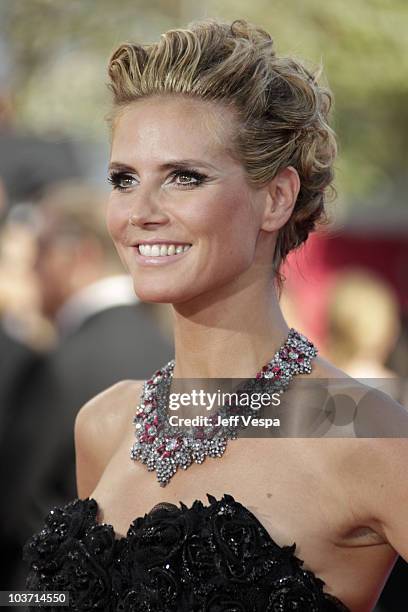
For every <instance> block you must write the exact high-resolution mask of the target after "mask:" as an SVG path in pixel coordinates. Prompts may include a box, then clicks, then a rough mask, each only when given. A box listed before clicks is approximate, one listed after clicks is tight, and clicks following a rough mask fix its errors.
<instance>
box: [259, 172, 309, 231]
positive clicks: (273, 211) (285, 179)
mask: <svg viewBox="0 0 408 612" xmlns="http://www.w3.org/2000/svg"><path fill="white" fill-rule="evenodd" d="M299 191H300V179H299V174H298V173H297V170H295V168H293V166H288V167H286V168H282V169H281V170H279V172H278V173H277V174H276V176H275V177H274V178H273V179H272V180H271V181H270V183H269V185H268V186H267V197H266V203H265V209H264V214H263V219H262V225H261V229H263V230H265V231H267V232H272V231H274V230H278V229H280V228H281V227H283V226H284V225H285V223H286V222H287V221H288V219H289V218H290V216H291V214H292V212H293V208H294V206H295V204H296V200H297V197H298V194H299Z"/></svg>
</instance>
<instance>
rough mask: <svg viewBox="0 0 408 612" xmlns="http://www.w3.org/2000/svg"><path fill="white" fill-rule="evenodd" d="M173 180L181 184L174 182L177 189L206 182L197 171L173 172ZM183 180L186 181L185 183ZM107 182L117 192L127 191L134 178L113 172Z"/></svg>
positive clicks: (192, 186) (126, 174) (125, 173)
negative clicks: (177, 180) (179, 180)
mask: <svg viewBox="0 0 408 612" xmlns="http://www.w3.org/2000/svg"><path fill="white" fill-rule="evenodd" d="M170 177H172V178H173V179H177V178H180V179H182V182H174V184H175V185H176V186H177V188H178V189H194V188H195V187H199V186H200V185H202V184H203V183H205V182H206V181H207V180H208V176H206V175H205V174H202V173H201V172H198V170H193V169H191V170H175V171H174V172H172V173H171V174H170ZM184 179H187V181H185V180H184ZM107 180H108V182H109V183H110V184H111V185H112V188H113V189H116V190H117V191H127V190H128V189H129V188H130V187H132V186H133V184H134V183H133V181H135V177H134V176H133V175H132V174H130V173H128V172H119V171H116V170H115V171H113V172H111V173H110V175H109V176H108V179H107Z"/></svg>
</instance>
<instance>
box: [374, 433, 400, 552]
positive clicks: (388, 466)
mask: <svg viewBox="0 0 408 612" xmlns="http://www.w3.org/2000/svg"><path fill="white" fill-rule="evenodd" d="M375 443H376V448H377V452H378V453H380V454H381V461H380V465H381V469H380V472H379V474H378V476H377V484H378V486H377V490H376V492H375V499H373V506H374V508H373V510H374V512H375V514H376V517H377V520H378V522H379V525H380V526H381V530H382V532H383V534H384V535H385V537H386V539H387V541H388V542H389V544H390V545H391V546H392V548H394V550H395V551H396V552H397V553H398V554H400V555H401V556H402V557H403V558H404V559H405V561H407V562H408V478H407V473H408V438H393V439H386V438H383V439H378V440H376V441H375Z"/></svg>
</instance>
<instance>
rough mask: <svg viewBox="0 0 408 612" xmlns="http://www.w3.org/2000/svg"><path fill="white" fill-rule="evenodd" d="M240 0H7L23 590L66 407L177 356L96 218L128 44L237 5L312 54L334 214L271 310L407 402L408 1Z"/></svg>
mask: <svg viewBox="0 0 408 612" xmlns="http://www.w3.org/2000/svg"><path fill="white" fill-rule="evenodd" d="M248 4H249V5H247V3H246V2H243V1H242V0H234V1H232V0H217V2H215V1H212V0H201V2H200V3H198V2H196V3H194V2H187V0H171V1H165V0H150V1H149V2H148V1H147V0H121V1H120V3H115V2H112V1H111V0H110V1H108V0H81V1H79V0H71V2H68V3H67V2H65V3H63V2H59V1H57V0H18V1H17V2H8V1H7V0H0V58H1V61H0V487H1V488H0V491H1V506H0V547H1V553H2V554H1V562H0V590H1V589H3V590H6V589H19V588H23V583H22V576H23V575H24V572H25V568H24V567H23V566H22V563H21V545H22V544H23V543H24V542H25V541H26V539H27V538H28V537H29V535H31V533H33V532H34V531H35V530H36V529H38V527H39V525H41V522H42V520H43V518H44V515H45V514H46V512H47V511H48V509H49V508H50V507H51V506H52V505H54V504H59V503H62V502H65V501H69V500H70V499H73V498H74V497H76V489H75V457H74V441H73V424H74V419H75V416H76V414H77V412H78V410H79V408H80V407H81V406H82V405H83V404H84V403H85V402H86V401H87V400H88V399H90V398H91V397H93V396H94V395H95V394H97V393H98V392H100V391H102V390H103V389H104V388H106V387H108V386H109V385H111V384H113V383H114V382H116V381H118V380H121V379H126V378H132V379H144V378H147V377H148V376H149V375H150V374H151V373H152V371H154V370H155V369H156V368H158V367H159V366H160V365H162V364H163V363H165V362H167V361H168V360H169V359H170V358H171V357H172V356H173V345H172V337H171V325H170V316H171V315H170V311H169V307H168V306H166V305H151V304H144V303H141V302H140V301H138V299H137V297H136V296H135V295H134V292H133V288H132V283H131V280H130V279H129V278H128V276H127V275H126V274H125V271H124V270H123V268H122V266H121V263H120V261H119V259H118V257H117V255H116V252H115V251H114V249H113V246H112V245H111V241H110V239H109V236H108V234H107V230H106V227H105V221H104V209H105V206H106V201H107V193H108V192H107V183H106V167H107V161H108V155H109V144H108V135H107V129H106V127H105V123H104V116H105V114H106V112H107V111H108V109H109V98H108V93H107V91H106V88H105V86H104V83H105V82H106V74H105V70H106V63H107V59H108V57H109V54H110V52H111V51H112V50H113V48H115V46H116V45H117V44H118V43H120V42H122V41H124V40H132V39H134V40H138V41H143V42H149V40H156V39H157V37H158V35H159V34H160V33H161V32H162V31H164V30H166V29H168V28H171V27H179V26H183V25H186V24H187V23H188V22H189V21H191V20H193V19H196V18H201V17H207V16H210V17H212V16H214V17H219V18H223V19H226V20H232V19H236V18H240V17H244V18H246V19H249V20H251V21H253V22H255V23H258V24H260V25H263V26H264V27H265V28H266V29H268V30H269V31H270V32H271V34H272V36H273V37H274V39H275V42H276V45H277V49H278V53H289V54H291V55H296V56H298V57H300V58H306V59H307V60H309V63H312V65H313V64H316V63H319V62H320V61H322V62H323V65H324V70H325V73H326V77H327V79H328V82H329V85H330V87H331V88H332V90H333V91H334V95H335V108H334V116H333V121H334V128H335V130H336V132H337V134H338V138H339V151H340V154H339V159H338V161H337V167H336V188H337V191H338V197H337V199H336V200H335V202H334V203H331V204H329V206H328V211H329V215H330V218H331V222H330V225H328V226H326V227H325V228H324V230H321V231H319V232H318V233H316V234H314V235H312V236H311V238H310V239H309V240H308V242H307V244H306V246H305V247H303V248H302V249H301V250H300V251H299V252H297V253H294V254H292V255H291V256H290V257H289V260H288V262H287V264H286V265H285V269H284V273H285V276H286V283H285V290H284V293H283V296H282V306H283V309H284V312H285V314H286V317H287V320H288V323H289V324H290V325H293V326H294V327H296V328H297V329H299V330H300V331H303V332H304V333H306V335H308V336H309V337H310V339H311V340H312V341H314V342H315V343H316V344H317V346H318V347H319V350H320V353H321V354H322V355H323V356H325V357H327V358H328V359H329V360H331V361H332V362H334V363H335V364H336V365H338V366H339V367H341V368H342V369H344V370H345V371H346V372H347V373H349V374H350V375H352V376H355V377H357V378H362V379H364V378H370V379H373V384H377V385H379V386H386V385H387V384H388V383H390V381H391V387H392V392H393V395H394V397H395V398H396V399H398V401H400V402H401V403H402V404H403V405H405V406H406V405H407V397H408V391H407V384H406V381H407V379H408V241H407V234H408V215H407V208H406V192H407V188H408V174H407V161H408V160H407V146H406V142H407V138H406V134H407V129H408V81H407V79H406V74H407V68H408V38H407V37H406V25H407V17H408V5H407V3H406V2H405V0H359V2H351V1H347V0H346V1H344V0H331V2H324V1H323V0H308V1H306V2H304V1H302V0H290V1H287V0H271V1H269V2H265V1H264V0H252V2H251V3H248ZM137 401H138V398H135V406H136V405H137ZM407 578H408V571H407V564H406V563H404V562H403V561H402V560H399V561H398V562H397V564H396V566H395V568H394V571H393V573H392V574H391V577H390V578H389V580H388V583H387V585H386V588H385V590H384V593H383V595H382V597H381V599H380V601H379V603H378V606H377V608H376V610H377V612H391V611H392V612H397V611H399V610H401V611H402V610H406V603H405V599H406V580H407ZM404 582H405V585H404ZM403 585H404V588H405V591H404V590H403Z"/></svg>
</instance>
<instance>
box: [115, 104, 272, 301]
mask: <svg viewBox="0 0 408 612" xmlns="http://www.w3.org/2000/svg"><path fill="white" fill-rule="evenodd" d="M236 129H238V126H237V124H236V119H235V116H234V114H233V113H232V111H231V110H229V109H227V108H223V107H219V106H218V105H216V104H215V103H213V102H206V101H202V100H196V99H191V98H190V99H189V98H185V97H180V96H178V97H177V96H166V97H159V96H157V97H153V98H148V99H141V100H138V101H136V102H134V103H132V104H131V105H129V106H127V107H126V108H125V109H124V110H123V111H122V112H121V114H120V115H119V117H117V119H116V122H115V125H114V129H113V139H112V150H111V163H110V181H111V182H112V187H113V188H112V193H111V196H110V200H109V205H108V213H107V225H108V229H109V232H110V234H111V236H112V238H113V241H114V243H115V245H116V248H117V250H118V253H119V256H120V258H121V260H122V262H123V263H124V265H125V267H126V268H127V269H128V270H129V272H130V274H131V276H132V278H133V281H134V287H135V292H136V294H137V295H138V296H139V298H140V299H141V300H143V301H147V302H165V303H173V304H176V303H183V302H187V301H189V300H192V299H194V298H195V297H198V296H201V299H203V297H204V294H207V295H210V294H211V293H213V292H216V291H219V290H220V288H222V287H224V288H225V287H226V286H227V285H231V286H232V288H233V286H234V284H237V283H238V282H239V278H240V277H242V275H243V274H248V273H249V271H250V270H251V266H252V265H253V263H254V261H255V257H256V244H257V237H258V234H259V230H260V225H261V216H262V202H263V200H264V198H265V194H264V193H263V192H262V190H259V189H257V190H256V189H254V188H253V187H251V186H249V184H248V181H247V178H246V174H245V171H244V168H243V166H242V164H241V163H239V162H238V161H236V160H235V159H234V158H233V157H231V155H230V154H229V152H228V151H229V145H230V142H231V136H232V134H233V131H234V130H236ZM141 244H142V245H143V246H139V245H141ZM153 245H157V246H153ZM166 246H167V247H168V249H167V250H166V248H165V247H166ZM140 251H141V252H140ZM162 253H163V254H162ZM166 253H167V254H166ZM159 254H160V256H158V255H159ZM271 255H272V254H271ZM270 261H271V260H270Z"/></svg>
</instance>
